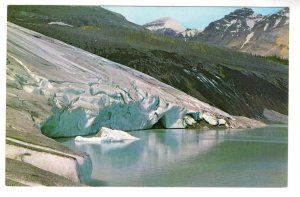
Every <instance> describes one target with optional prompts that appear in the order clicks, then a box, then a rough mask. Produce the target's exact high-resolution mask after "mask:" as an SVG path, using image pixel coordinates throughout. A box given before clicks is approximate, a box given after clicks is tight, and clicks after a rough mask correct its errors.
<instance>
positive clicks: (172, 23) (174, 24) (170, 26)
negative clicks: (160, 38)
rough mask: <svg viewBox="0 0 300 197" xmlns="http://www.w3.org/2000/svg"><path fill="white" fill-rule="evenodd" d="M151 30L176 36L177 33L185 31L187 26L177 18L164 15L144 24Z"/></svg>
mask: <svg viewBox="0 0 300 197" xmlns="http://www.w3.org/2000/svg"><path fill="white" fill-rule="evenodd" d="M143 26H144V27H146V28H147V29H149V30H151V31H155V32H158V33H162V34H166V35H170V36H175V35H176V34H178V33H180V32H183V31H185V28H184V27H183V26H182V25H181V24H180V23H179V22H178V21H176V20H175V19H173V18H170V17H164V18H160V19H157V20H155V21H152V22H149V23H146V24H145V25H143Z"/></svg>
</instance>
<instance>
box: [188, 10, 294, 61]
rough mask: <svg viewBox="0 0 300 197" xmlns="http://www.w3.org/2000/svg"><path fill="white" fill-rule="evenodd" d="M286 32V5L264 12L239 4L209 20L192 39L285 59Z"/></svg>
mask: <svg viewBox="0 0 300 197" xmlns="http://www.w3.org/2000/svg"><path fill="white" fill-rule="evenodd" d="M288 35H289V10H288V8H284V9H283V10H280V11H279V12H277V13H275V14H272V15H267V16H262V15H259V14H256V13H254V11H253V10H252V9H250V8H242V9H237V10H235V11H234V12H232V13H230V14H228V15H226V16H225V17H224V18H222V19H220V20H217V21H214V22H212V23H210V24H209V25H208V26H207V27H206V28H205V29H204V31H203V32H201V33H199V34H197V35H196V36H194V39H195V40H200V41H203V42H206V43H209V44H215V45H220V46H225V47H228V48H231V49H234V50H238V51H242V52H247V53H252V54H256V55H261V56H270V55H276V56H278V57H282V58H285V59H287V58H288V40H289V39H288Z"/></svg>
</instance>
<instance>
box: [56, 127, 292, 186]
mask: <svg viewBox="0 0 300 197" xmlns="http://www.w3.org/2000/svg"><path fill="white" fill-rule="evenodd" d="M275 128H276V129H274V128H272V127H268V128H264V129H247V130H234V131H231V130H207V131H203V130H185V129H167V130H145V131H133V132H131V133H130V134H131V135H133V136H136V137H138V138H140V140H138V141H126V142H115V143H102V144H100V143H75V142H74V139H60V140H59V141H61V142H63V143H64V144H66V145H68V146H69V147H71V148H75V149H80V150H81V151H84V152H87V153H88V154H89V155H90V156H91V159H92V163H93V172H92V178H93V179H95V180H102V181H106V182H107V184H108V185H115V186H130V185H131V186H137V185H139V184H140V185H141V186H163V185H165V186H168V185H174V184H175V185H178V186H184V185H196V186H197V185H198V186H201V185H203V184H204V183H207V182H203V184H201V183H202V182H201V181H202V179H201V176H204V174H205V179H207V180H210V178H212V177H210V176H211V175H214V176H215V173H216V172H217V170H220V169H219V167H218V166H215V162H217V163H218V165H220V166H222V165H223V166H226V165H229V164H230V165H232V164H235V163H236V162H240V163H243V162H244V161H243V160H242V159H244V160H245V161H248V160H249V159H250V161H251V159H257V160H259V159H263V158H260V157H258V158H256V157H257V156H256V155H259V154H256V153H255V152H254V153H253V152H251V148H253V147H255V148H256V149H257V151H263V152H264V151H266V150H264V149H265V148H266V147H267V146H266V145H265V144H267V143H270V144H272V145H273V144H276V143H279V144H283V145H284V146H286V144H287V132H286V130H287V129H286V127H283V128H281V127H278V128H277V127H275ZM274 131H276V132H274ZM224 142H226V143H224ZM237 142H238V143H237ZM245 142H247V144H245ZM257 143H259V144H263V146H261V145H259V146H258V145H257ZM255 144H256V145H255ZM245 145H246V146H245ZM218 147H223V148H222V149H220V152H218V150H219V148H218ZM249 148H250V150H249ZM273 148H274V147H273ZM273 148H272V149H273ZM281 148H282V147H281ZM243 150H244V152H243ZM247 151H248V152H247ZM269 153H270V154H271V157H272V159H273V157H274V154H275V152H273V151H272V152H270V151H269ZM269 153H268V154H269ZM247 154H248V155H247ZM216 155H218V156H216ZM263 155H264V154H263ZM224 156H225V157H224ZM280 156H282V155H280ZM283 156H284V155H283ZM231 157H232V158H231ZM230 159H232V160H230ZM281 159H282V158H281ZM284 159H285V157H283V160H284ZM228 161H229V163H226V162H228ZM231 162H232V164H231ZM275 162H276V161H275ZM246 166H247V165H246ZM211 168H212V169H211ZM235 168H236V167H235ZM239 168H241V169H240V170H243V169H242V168H243V165H242V164H241V166H240V167H239ZM175 169H178V170H180V171H185V172H186V174H185V173H182V172H180V173H179V172H178V170H177V171H176V170H175ZM209 170H211V172H210V174H207V173H205V172H206V171H209ZM232 170H233V171H232V172H233V173H235V172H236V169H232ZM202 171H203V172H202ZM228 171H230V168H229V169H228ZM188 172H189V173H190V175H189V174H188ZM200 172H201V173H202V174H201V173H200ZM197 173H200V174H199V176H197V177H194V176H193V175H195V174H197ZM219 173H220V172H219ZM179 174H180V176H179ZM223 174H224V173H223ZM178 176H179V177H178ZM207 176H208V177H207ZM174 177H177V179H179V180H176V181H177V182H176V181H175V180H173V179H174ZM190 179H195V180H197V182H198V184H197V182H195V181H193V180H190ZM224 179H226V177H224ZM228 179H229V178H228ZM158 180H161V181H158ZM211 180H213V179H211ZM222 181H223V180H222ZM94 183H95V181H94ZM172 183H173V184H172ZM216 183H218V181H216ZM211 184H212V185H208V186H214V185H215V186H218V184H220V186H224V185H223V184H221V183H218V184H214V182H212V183H211ZM247 185H249V184H246V185H245V186H247ZM225 186H226V184H225Z"/></svg>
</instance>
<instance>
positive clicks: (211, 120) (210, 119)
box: [202, 113, 218, 126]
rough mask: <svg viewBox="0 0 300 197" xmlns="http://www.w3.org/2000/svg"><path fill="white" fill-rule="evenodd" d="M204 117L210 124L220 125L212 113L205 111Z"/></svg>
mask: <svg viewBox="0 0 300 197" xmlns="http://www.w3.org/2000/svg"><path fill="white" fill-rule="evenodd" d="M202 117H203V119H204V120H205V121H206V122H207V123H208V124H210V125H213V126H216V125H218V119H217V118H216V117H215V116H214V115H212V114H210V113H203V116H202Z"/></svg>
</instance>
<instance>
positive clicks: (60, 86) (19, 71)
mask: <svg viewBox="0 0 300 197" xmlns="http://www.w3.org/2000/svg"><path fill="white" fill-rule="evenodd" d="M7 31H8V33H7V35H8V38H7V59H8V61H9V62H10V63H9V64H8V65H7V86H9V87H12V88H14V90H13V91H11V92H10V90H8V93H9V94H11V95H15V97H17V98H21V97H22V95H23V94H26V95H30V97H32V98H35V97H36V98H39V99H40V100H43V102H44V103H47V110H46V111H45V112H43V113H40V112H39V116H38V117H33V118H32V119H33V121H34V125H35V127H36V128H38V129H40V130H41V132H42V133H43V134H44V135H46V136H48V137H52V138H56V137H71V136H85V135H91V134H96V133H97V132H98V131H99V129H101V128H102V127H107V128H111V129H117V130H124V131H130V130H140V129H149V128H152V127H153V125H155V124H156V123H158V122H159V123H161V124H162V125H163V127H164V128H185V127H187V125H191V124H194V123H196V122H197V121H206V122H207V123H208V124H212V125H217V124H219V123H221V124H224V125H226V126H227V127H229V128H245V127H261V126H264V124H263V123H262V122H259V121H256V120H252V119H248V118H246V117H236V116H232V115H230V114H228V113H226V112H224V111H222V110H220V109H218V108H215V107H213V106H210V105H209V104H207V103H205V102H202V101H199V100H197V99H196V98H194V97H191V96H189V95H187V94H186V93H184V92H182V91H179V90H177V89H175V88H173V87H171V86H169V85H167V84H164V83H162V82H160V81H158V80H156V79H155V78H153V77H150V76H148V75H146V74H144V73H141V72H139V71H136V70H134V69H131V68H129V67H126V66H124V65H121V64H118V63H115V62H112V61H110V60H107V59H105V58H102V57H99V56H97V55H94V54H92V53H89V52H87V51H84V50H81V49H79V48H76V47H73V46H71V45H68V44H65V43H63V42H61V41H58V40H56V39H52V38H49V37H47V36H44V35H42V34H39V33H37V32H34V31H31V30H28V29H26V28H23V27H20V26H17V25H15V24H12V23H8V27H7ZM49 109H50V111H49ZM207 114H209V115H207ZM203 115H204V117H203Z"/></svg>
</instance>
